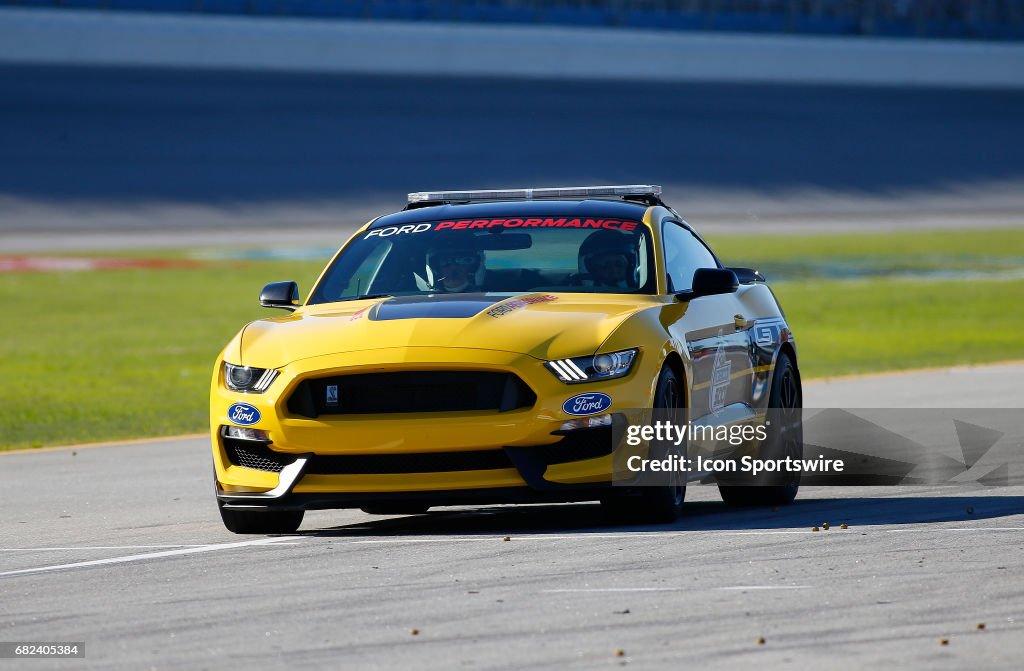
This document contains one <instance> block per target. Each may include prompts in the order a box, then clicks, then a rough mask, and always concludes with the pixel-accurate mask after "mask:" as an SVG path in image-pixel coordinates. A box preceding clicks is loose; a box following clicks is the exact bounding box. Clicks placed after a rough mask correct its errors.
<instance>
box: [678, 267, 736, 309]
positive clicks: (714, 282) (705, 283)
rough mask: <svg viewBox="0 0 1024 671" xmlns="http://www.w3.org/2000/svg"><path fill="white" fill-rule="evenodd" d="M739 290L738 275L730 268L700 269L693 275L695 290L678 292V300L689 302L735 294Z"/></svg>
mask: <svg viewBox="0 0 1024 671" xmlns="http://www.w3.org/2000/svg"><path fill="white" fill-rule="evenodd" d="M739 288H740V281H739V279H738V278H737V277H736V273H734V272H733V271H731V270H729V269H728V268H698V269H697V270H696V272H694V273H693V288H692V289H689V290H687V291H680V292H678V293H677V294H676V298H677V299H678V300H681V301H688V300H692V299H694V298H700V297H701V296H717V295H718V294H731V293H735V292H736V290H737V289H739Z"/></svg>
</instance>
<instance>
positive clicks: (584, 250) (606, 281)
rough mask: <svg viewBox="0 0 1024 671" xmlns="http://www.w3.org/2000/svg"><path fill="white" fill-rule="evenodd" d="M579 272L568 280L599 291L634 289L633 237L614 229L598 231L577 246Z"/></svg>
mask: <svg viewBox="0 0 1024 671" xmlns="http://www.w3.org/2000/svg"><path fill="white" fill-rule="evenodd" d="M578 264H579V274H578V275H576V276H575V277H574V278H573V281H572V283H573V284H575V285H577V286H586V287H595V288H599V289H602V290H605V291H607V290H609V289H625V290H632V289H636V288H637V250H636V239H635V238H634V237H633V236H631V235H628V234H625V233H619V232H618V231H611V230H600V231H595V232H594V233H591V234H590V235H589V236H587V238H586V240H584V241H583V244H582V245H580V251H579V256H578Z"/></svg>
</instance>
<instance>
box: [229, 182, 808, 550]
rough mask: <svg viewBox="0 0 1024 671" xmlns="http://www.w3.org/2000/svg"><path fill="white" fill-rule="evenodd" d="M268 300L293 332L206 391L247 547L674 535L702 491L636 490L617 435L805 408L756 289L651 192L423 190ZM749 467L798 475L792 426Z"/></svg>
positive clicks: (235, 342) (679, 487) (276, 331)
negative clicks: (501, 533)
mask: <svg viewBox="0 0 1024 671" xmlns="http://www.w3.org/2000/svg"><path fill="white" fill-rule="evenodd" d="M260 303H261V305H263V306H265V307H268V308H279V309H282V310H284V311H286V312H287V314H284V315H280V316H276V317H268V318H266V319H260V320H257V321H254V322H252V323H250V324H248V325H246V326H245V327H244V328H242V330H241V331H240V332H239V333H238V334H237V335H236V336H235V337H234V338H233V339H232V340H231V341H230V342H229V343H228V345H227V346H226V347H225V348H224V351H223V352H222V353H221V354H220V356H219V357H218V358H217V361H216V364H215V366H214V372H213V382H212V386H211V391H210V398H211V403H210V423H211V439H212V444H213V465H214V484H215V491H216V498H217V505H218V508H219V510H220V514H221V516H222V519H223V522H224V524H225V526H226V527H227V528H228V529H229V530H231V531H233V532H236V533H290V532H292V531H294V530H295V529H297V528H298V527H299V525H300V524H301V522H302V518H303V514H304V511H306V510H309V509H322V508H361V509H363V510H364V511H366V512H368V513H371V514H407V513H408V514H415V513H422V512H426V511H427V509H428V508H431V507H435V506H444V505H476V504H493V503H516V502H519V503H537V502H572V501H600V502H601V503H602V505H603V506H604V507H605V508H606V509H607V510H608V511H609V513H611V514H613V515H616V516H619V517H623V518H626V519H629V520H634V521H637V522H643V521H662V522H664V521H671V520H674V519H675V518H676V517H677V516H678V515H679V514H680V512H681V509H682V505H683V497H684V494H685V490H686V484H687V482H689V481H693V480H694V479H698V478H708V477H709V474H707V473H700V472H690V473H685V472H684V473H681V474H676V475H674V476H672V477H670V478H667V479H662V480H660V481H657V482H653V483H651V482H641V481H640V480H630V479H628V478H625V479H624V478H623V477H622V476H621V473H620V471H621V468H620V466H619V465H617V464H618V462H617V461H616V459H615V458H614V456H615V454H614V452H615V450H616V449H617V445H618V442H617V438H616V435H617V434H616V428H617V427H618V428H621V425H622V423H623V421H629V420H624V419H623V418H626V417H629V416H630V412H635V411H637V410H638V409H639V410H641V411H642V410H643V409H657V410H660V411H662V412H666V411H668V412H671V413H673V415H672V416H674V417H680V418H683V419H684V421H686V422H688V423H690V424H693V425H726V424H727V425H740V424H744V423H754V422H756V421H758V418H761V420H762V421H763V418H764V417H765V416H766V414H767V413H768V411H769V409H776V410H777V411H779V412H781V413H782V416H784V417H785V416H793V415H795V416H798V415H799V412H798V409H799V408H800V406H801V387H800V374H799V369H798V366H797V353H796V345H795V341H794V337H793V334H792V331H791V330H790V328H789V325H788V324H787V322H786V318H785V315H784V314H783V311H782V309H781V308H780V306H779V304H778V302H777V301H776V298H775V296H774V294H773V293H772V291H771V289H770V288H769V287H768V286H767V284H766V283H765V279H764V277H762V276H761V275H760V274H759V273H758V272H757V271H755V270H752V269H749V268H728V267H725V266H724V265H723V264H722V262H721V261H720V260H719V259H718V257H717V256H716V255H715V253H714V252H713V251H712V250H711V248H710V247H709V246H708V244H707V243H706V242H705V241H704V240H703V239H702V238H701V237H700V236H699V235H698V234H697V232H696V231H695V230H694V229H693V227H691V226H690V225H689V224H688V223H687V222H686V221H684V220H683V219H682V218H681V217H680V216H679V214H678V213H677V212H676V211H675V210H674V209H672V208H671V207H669V206H668V205H666V204H665V203H664V202H663V201H662V199H661V187H658V186H648V185H627V186H607V187H571V188H552V189H518V190H512V189H509V190H498V191H446V192H423V193H412V194H409V198H408V205H407V206H406V207H405V209H403V210H402V211H400V212H397V213H394V214H388V215H385V216H381V217H378V218H376V219H374V220H372V221H370V222H369V223H368V224H366V225H365V226H363V227H362V228H360V229H359V230H358V231H357V232H356V233H355V234H354V235H353V236H352V237H351V238H350V239H349V240H348V242H346V243H345V244H344V245H343V246H342V247H341V249H340V250H339V251H338V252H337V253H336V255H335V256H334V258H333V259H332V260H331V261H330V263H329V264H328V265H327V267H326V269H325V270H324V271H323V273H322V274H321V276H320V277H319V279H318V280H317V281H316V283H315V285H314V286H313V287H312V290H311V291H310V292H309V293H308V295H306V297H305V299H304V300H302V299H300V294H299V288H298V286H297V285H296V283H295V282H274V283H271V284H268V285H266V286H265V287H264V288H263V290H262V292H261V294H260ZM712 442H713V441H712ZM652 445H653V444H652ZM730 445H731V443H730ZM722 447H723V444H722V443H721V442H719V443H716V444H711V442H708V441H704V442H700V441H689V442H684V443H683V444H682V445H681V446H680V445H679V444H675V445H669V446H668V448H667V449H672V450H674V451H675V453H678V452H679V451H680V450H681V451H682V454H684V455H685V454H687V453H689V454H691V455H692V454H699V453H702V451H703V453H705V454H707V455H716V454H720V453H721V451H720V450H721V449H722ZM645 449H648V450H649V451H650V450H653V449H654V447H652V446H647V448H645ZM737 449H739V450H743V451H746V452H747V453H756V454H760V455H762V456H763V455H765V454H775V455H777V456H792V457H794V458H798V457H799V456H800V455H801V454H802V441H801V432H800V427H799V421H798V420H794V421H777V422H774V424H773V429H772V431H771V433H770V435H767V436H760V438H758V439H756V440H753V439H752V440H750V441H747V442H745V443H744V444H743V445H742V446H741V447H739V448H737ZM655 456H657V455H655ZM677 456H678V454H677ZM718 485H719V489H720V491H721V493H722V496H723V498H725V500H726V501H728V502H731V503H738V504H773V505H775V504H781V503H787V502H789V501H791V500H792V499H793V497H794V496H796V493H797V488H798V487H799V475H798V474H792V475H785V476H780V477H776V478H774V479H773V480H771V481H770V482H760V481H759V482H752V481H749V480H746V479H744V477H743V476H742V475H740V474H735V475H731V476H724V475H721V474H719V476H718Z"/></svg>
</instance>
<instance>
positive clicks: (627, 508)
mask: <svg viewBox="0 0 1024 671" xmlns="http://www.w3.org/2000/svg"><path fill="white" fill-rule="evenodd" d="M684 407H685V403H684V396H683V383H682V380H681V379H680V377H679V376H678V375H676V372H675V371H674V370H672V368H671V367H669V366H668V365H666V366H664V367H663V368H662V369H661V373H660V374H659V375H658V384H657V386H656V387H655V391H654V408H655V409H656V410H661V411H662V412H661V413H657V414H658V415H660V416H661V417H662V418H670V419H671V421H673V422H674V423H676V424H680V423H682V421H683V419H682V418H681V417H680V413H679V411H680V410H682V409H683V408H684ZM681 447H682V450H683V454H682V455H681V456H684V457H685V456H686V444H685V443H683V444H682V446H681ZM651 449H652V450H655V451H657V452H658V454H657V455H656V456H662V457H663V456H665V454H667V453H668V451H669V450H672V451H673V453H678V452H677V451H678V450H679V448H677V447H676V446H674V445H657V444H655V443H652V444H651ZM671 478H672V480H671V483H670V484H668V485H662V486H654V485H651V486H647V487H637V488H636V489H635V490H633V491H630V492H623V493H621V494H616V495H612V496H608V497H605V498H603V499H601V507H602V508H603V509H604V512H605V515H606V516H608V517H609V518H611V519H613V520H615V521H617V522H625V523H633V524H670V523H672V522H675V521H676V520H677V519H679V516H680V515H682V513H683V500H684V499H685V498H686V479H685V477H684V475H683V474H682V473H673V474H672V476H671Z"/></svg>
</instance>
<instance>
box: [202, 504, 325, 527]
mask: <svg viewBox="0 0 1024 671" xmlns="http://www.w3.org/2000/svg"><path fill="white" fill-rule="evenodd" d="M217 507H218V508H220V518H221V519H222V520H223V521H224V526H225V527H227V530H228V531H231V532H234V533H236V534H290V533H294V532H295V530H296V529H298V528H299V525H300V524H302V517H303V515H305V511H304V510H236V509H233V508H225V507H224V506H223V505H219V504H218V506H217Z"/></svg>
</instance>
